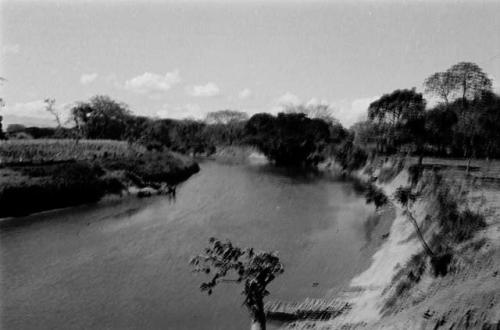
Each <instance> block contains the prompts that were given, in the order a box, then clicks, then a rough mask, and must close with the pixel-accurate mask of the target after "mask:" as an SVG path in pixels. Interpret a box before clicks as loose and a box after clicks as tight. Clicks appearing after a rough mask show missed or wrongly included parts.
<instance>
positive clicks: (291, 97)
mask: <svg viewBox="0 0 500 330" xmlns="http://www.w3.org/2000/svg"><path fill="white" fill-rule="evenodd" d="M377 98H378V96H374V97H364V98H358V99H354V100H341V101H328V100H325V99H318V98H315V97H313V98H310V99H309V100H308V101H303V100H301V99H300V98H299V97H298V96H297V95H295V94H292V93H290V92H287V93H285V94H283V95H282V96H281V97H279V98H277V99H276V100H274V102H272V103H271V105H270V106H269V112H271V113H278V112H283V111H285V110H286V108H287V107H290V106H303V107H304V108H305V109H306V110H307V109H308V108H309V109H311V108H314V107H317V106H322V107H326V109H327V110H328V111H329V112H330V113H332V115H333V116H334V117H335V118H336V119H338V120H339V122H340V123H341V124H342V125H344V126H345V127H350V126H351V125H352V124H354V123H355V122H357V121H360V120H364V119H366V111H367V109H368V106H369V105H370V103H371V102H373V101H375V100H376V99H377Z"/></svg>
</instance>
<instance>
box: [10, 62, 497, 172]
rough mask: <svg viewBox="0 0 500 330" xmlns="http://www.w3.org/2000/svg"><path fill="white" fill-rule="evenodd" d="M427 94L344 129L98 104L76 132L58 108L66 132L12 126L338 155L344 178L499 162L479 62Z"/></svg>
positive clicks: (401, 98) (194, 146) (312, 120)
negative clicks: (413, 163)
mask: <svg viewBox="0 0 500 330" xmlns="http://www.w3.org/2000/svg"><path fill="white" fill-rule="evenodd" d="M423 85H424V88H425V93H426V94H427V95H428V96H431V97H434V99H436V98H437V100H438V102H436V103H435V105H434V106H433V107H431V108H429V107H428V106H427V101H426V99H425V98H424V95H423V94H422V93H419V92H417V91H416V89H415V88H411V89H398V90H395V91H393V92H391V93H387V94H384V95H382V96H381V97H380V98H379V99H378V100H376V101H374V102H372V103H371V104H370V105H369V107H368V109H367V120H365V121H362V122H358V123H356V124H355V125H353V126H352V127H351V128H350V129H346V128H344V127H342V125H340V124H339V123H338V121H337V120H335V119H334V118H333V117H332V116H331V113H330V111H329V108H328V106H325V105H317V106H291V107H289V108H287V109H286V110H285V111H284V112H283V113H279V114H278V115H276V116H275V115H271V114H268V113H259V114H255V115H253V116H252V117H250V118H249V117H248V115H247V114H246V113H244V112H239V111H232V110H222V111H216V112H211V113H209V114H207V117H206V118H205V120H203V121H201V120H189V119H186V120H174V119H155V118H149V117H143V116H135V115H133V114H132V112H131V111H130V109H129V108H128V106H127V105H126V104H124V103H120V102H116V101H114V100H112V99H111V98H109V97H107V96H100V95H98V96H94V97H92V98H91V99H90V100H89V101H85V102H78V103H76V104H75V105H74V107H73V108H72V109H71V117H70V120H71V122H72V127H71V128H67V127H63V125H61V121H60V120H59V116H58V115H57V112H56V111H54V102H55V101H54V100H51V99H48V100H46V107H47V111H48V112H50V113H51V114H53V115H54V119H55V122H56V123H57V127H55V128H38V127H23V126H21V125H10V126H9V127H8V128H7V136H8V137H13V138H23V137H25V138H59V137H61V138H74V139H75V140H76V141H78V140H79V139H112V140H126V141H129V142H130V143H140V144H142V145H144V146H146V147H147V148H148V149H150V150H155V149H158V150H160V149H164V148H167V149H170V150H174V151H178V152H181V153H185V154H211V153H213V152H214V151H215V149H216V147H217V146H221V145H253V146H256V147H258V148H259V149H260V150H261V151H262V152H263V153H264V154H265V155H266V156H267V157H268V158H269V159H271V160H272V161H274V162H275V163H277V164H281V165H293V166H311V165H312V166H314V165H316V164H317V163H318V162H320V161H322V160H324V159H325V158H327V157H331V156H333V157H334V158H335V159H336V160H337V161H338V162H339V163H340V164H341V165H342V167H343V168H344V169H347V170H352V169H354V168H358V167H360V166H362V165H363V164H364V163H365V161H366V159H367V158H368V157H372V156H374V155H380V154H383V155H391V154H395V153H403V154H408V155H418V156H420V158H422V157H424V156H427V155H432V156H439V157H466V158H475V157H486V158H498V157H500V96H498V95H497V94H494V93H493V91H492V81H491V79H490V78H489V77H488V76H487V74H486V73H484V72H483V70H482V69H481V68H480V67H479V66H477V65H476V64H474V63H470V62H461V63H458V64H455V65H453V66H452V67H450V68H449V69H447V70H446V71H444V72H437V73H434V74H432V75H431V76H429V77H428V78H427V79H426V80H425V81H424V83H423Z"/></svg>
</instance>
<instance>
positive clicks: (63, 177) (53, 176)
mask: <svg viewBox="0 0 500 330" xmlns="http://www.w3.org/2000/svg"><path fill="white" fill-rule="evenodd" d="M17 171H19V172H20V173H22V174H24V176H23V177H24V178H25V180H24V181H22V182H21V183H19V182H17V183H15V184H10V183H9V182H7V183H6V184H4V185H3V186H2V187H1V189H0V205H1V206H2V207H1V208H0V217H6V216H20V215H25V214H29V213H32V212H37V211H42V210H48V209H54V208H61V207H67V206H73V205H78V204H82V203H90V202H96V201H98V200H99V199H100V198H101V197H102V196H103V195H104V194H105V193H106V192H108V189H109V188H110V186H108V183H106V182H105V181H103V180H101V179H100V175H101V174H102V170H101V169H100V168H99V167H96V166H92V165H89V164H86V163H69V164H64V165H52V166H39V167H23V168H21V169H19V168H18V169H17ZM111 188H113V189H115V187H111Z"/></svg>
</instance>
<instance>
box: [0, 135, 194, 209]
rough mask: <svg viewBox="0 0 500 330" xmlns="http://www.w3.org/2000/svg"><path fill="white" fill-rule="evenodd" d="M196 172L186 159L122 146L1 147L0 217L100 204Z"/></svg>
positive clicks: (50, 143) (41, 143)
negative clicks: (129, 190)
mask: <svg viewBox="0 0 500 330" xmlns="http://www.w3.org/2000/svg"><path fill="white" fill-rule="evenodd" d="M198 170H199V168H198V165H197V164H196V163H195V162H194V161H192V160H191V159H190V158H188V157H185V156H182V155H179V154H176V153H172V152H169V151H162V152H152V151H147V150H146V149H145V148H143V147H141V146H133V147H132V146H130V145H128V144H127V143H126V142H121V141H79V142H78V143H75V141H72V140H19V141H5V142H0V217H7V216H21V215H26V214H29V213H33V212H37V211H44V210H50V209H54V208H61V207H67V206H73V205H78V204H83V203H90V202H96V201H98V200H100V199H101V198H102V197H103V196H104V195H106V194H121V193H122V192H123V191H124V190H126V189H127V188H129V187H132V186H135V187H139V188H143V187H153V188H159V187H160V186H162V185H166V184H168V185H175V184H177V183H179V182H181V181H183V180H186V179H187V178H189V176H191V175H192V174H194V173H196V172H197V171H198Z"/></svg>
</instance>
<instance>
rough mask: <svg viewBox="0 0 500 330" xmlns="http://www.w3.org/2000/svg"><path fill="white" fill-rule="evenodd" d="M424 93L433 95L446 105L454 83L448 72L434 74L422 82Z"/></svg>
mask: <svg viewBox="0 0 500 330" xmlns="http://www.w3.org/2000/svg"><path fill="white" fill-rule="evenodd" d="M424 88H425V92H426V93H428V94H434V95H436V96H438V97H440V98H442V99H443V101H444V102H445V103H446V104H448V103H449V102H450V97H451V95H452V93H453V90H454V89H455V81H454V79H453V76H452V75H451V74H450V73H449V72H436V73H433V74H432V75H431V76H429V77H428V78H427V79H425V81H424Z"/></svg>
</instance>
